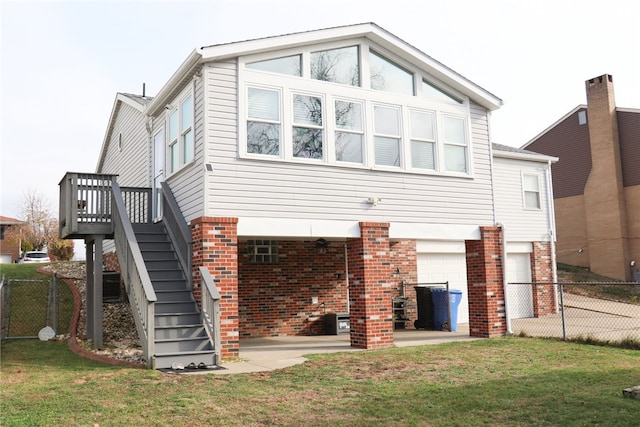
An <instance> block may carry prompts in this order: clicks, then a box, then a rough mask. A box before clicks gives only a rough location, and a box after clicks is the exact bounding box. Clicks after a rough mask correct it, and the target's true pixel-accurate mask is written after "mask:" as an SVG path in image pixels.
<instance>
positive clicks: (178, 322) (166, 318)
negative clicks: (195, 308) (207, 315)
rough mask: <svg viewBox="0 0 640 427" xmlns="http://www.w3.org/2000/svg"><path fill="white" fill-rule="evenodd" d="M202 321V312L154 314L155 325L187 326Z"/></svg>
mask: <svg viewBox="0 0 640 427" xmlns="http://www.w3.org/2000/svg"><path fill="white" fill-rule="evenodd" d="M198 323H201V320H200V313H197V312H191V313H157V312H156V315H155V316H154V325H155V326H156V327H163V326H187V325H195V324H198Z"/></svg>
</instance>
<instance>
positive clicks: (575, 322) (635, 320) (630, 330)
mask: <svg viewBox="0 0 640 427" xmlns="http://www.w3.org/2000/svg"><path fill="white" fill-rule="evenodd" d="M507 291H508V295H507V297H508V301H509V305H508V310H509V316H510V318H511V330H512V331H513V333H514V334H515V335H526V336H534V337H553V338H562V339H563V340H579V341H597V342H609V343H622V344H623V343H635V344H636V345H638V343H640V284H639V283H637V282H632V283H629V282H564V283H509V284H508V288H507Z"/></svg>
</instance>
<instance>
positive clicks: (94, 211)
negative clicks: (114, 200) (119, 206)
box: [58, 172, 116, 239]
mask: <svg viewBox="0 0 640 427" xmlns="http://www.w3.org/2000/svg"><path fill="white" fill-rule="evenodd" d="M115 177H116V176H115V175H104V174H92V173H75V172H68V173H67V174H66V175H65V176H64V178H63V179H62V181H60V215H59V217H58V221H59V229H60V237H61V238H63V239H64V238H70V239H73V238H77V239H81V238H84V237H85V236H87V235H91V234H101V235H105V236H110V234H111V233H113V225H112V224H111V191H112V182H115Z"/></svg>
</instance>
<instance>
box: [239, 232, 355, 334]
mask: <svg viewBox="0 0 640 427" xmlns="http://www.w3.org/2000/svg"><path fill="white" fill-rule="evenodd" d="M277 247H278V262H277V263H274V264H258V263H252V262H249V259H248V256H247V242H246V241H243V242H239V243H238V252H239V286H238V298H239V318H240V337H241V338H244V337H269V336H278V335H318V334H324V333H325V327H324V318H323V315H324V314H325V313H330V312H347V311H349V310H348V306H347V282H346V276H345V248H344V243H343V242H329V243H328V245H327V246H326V247H323V248H319V247H317V246H316V242H315V241H278V242H277ZM314 297H317V298H318V303H317V304H313V303H312V298H314Z"/></svg>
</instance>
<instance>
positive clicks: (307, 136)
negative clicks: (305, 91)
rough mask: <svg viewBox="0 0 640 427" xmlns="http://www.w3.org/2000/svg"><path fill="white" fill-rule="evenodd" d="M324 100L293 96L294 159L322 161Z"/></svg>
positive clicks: (315, 97)
mask: <svg viewBox="0 0 640 427" xmlns="http://www.w3.org/2000/svg"><path fill="white" fill-rule="evenodd" d="M322 116H323V113H322V98H320V97H318V96H309V95H293V157H301V158H305V159H322V157H323V153H324V151H323V150H324V146H323V139H324V137H323V135H324V129H323V127H322V123H323V121H322Z"/></svg>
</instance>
